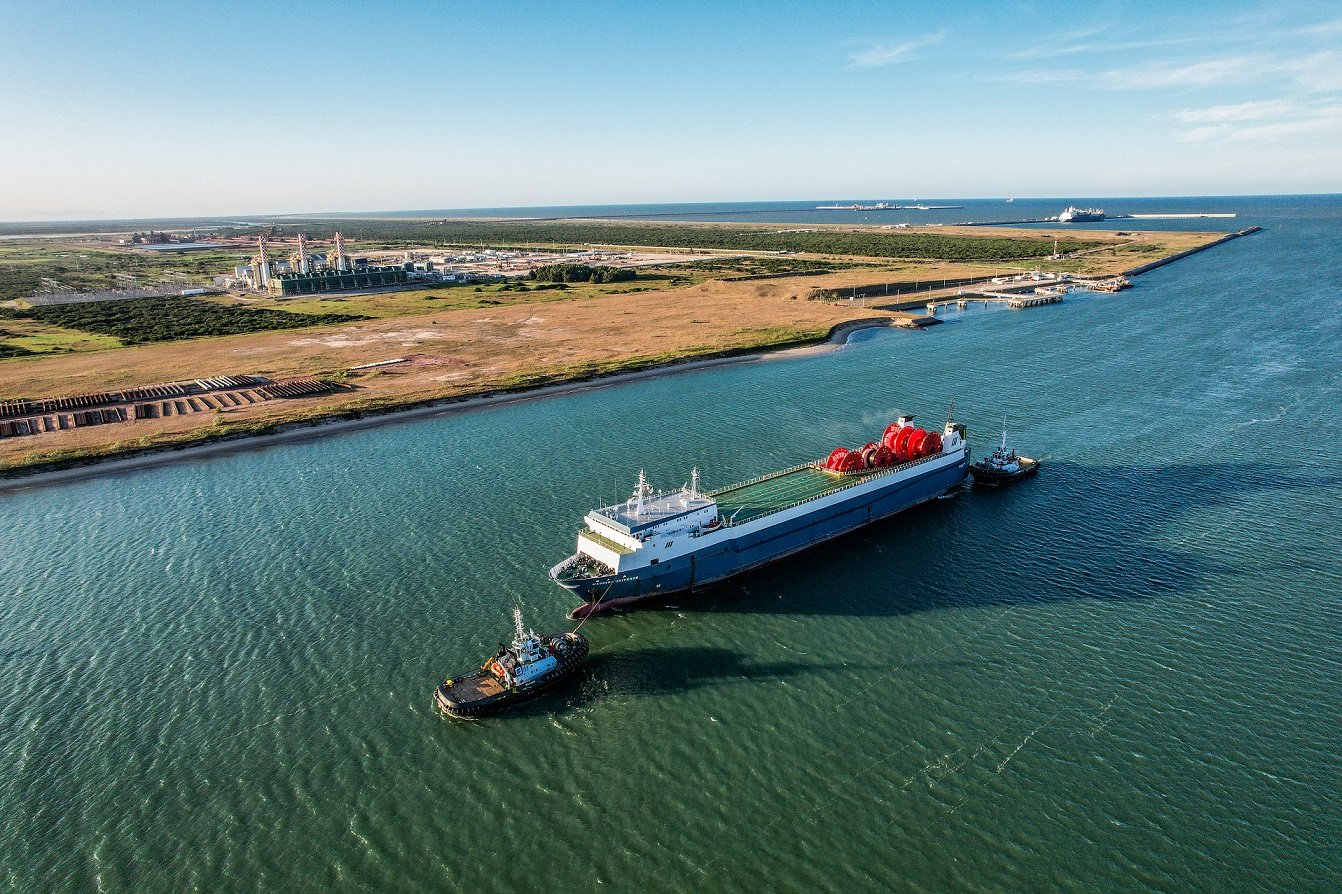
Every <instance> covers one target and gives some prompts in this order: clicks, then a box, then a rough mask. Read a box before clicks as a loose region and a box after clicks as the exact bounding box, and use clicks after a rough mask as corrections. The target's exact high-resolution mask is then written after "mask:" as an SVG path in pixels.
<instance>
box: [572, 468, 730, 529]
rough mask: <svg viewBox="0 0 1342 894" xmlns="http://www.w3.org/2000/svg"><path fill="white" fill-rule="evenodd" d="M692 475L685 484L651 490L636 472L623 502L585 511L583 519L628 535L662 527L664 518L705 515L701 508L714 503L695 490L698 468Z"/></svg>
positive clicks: (701, 516)
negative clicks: (630, 493) (634, 483)
mask: <svg viewBox="0 0 1342 894" xmlns="http://www.w3.org/2000/svg"><path fill="white" fill-rule="evenodd" d="M692 475H693V484H691V485H690V486H689V487H688V488H681V489H680V490H677V491H669V492H666V493H653V491H652V488H651V487H650V486H649V485H648V479H647V477H646V476H645V475H644V474H643V473H642V472H639V473H638V486H637V487H635V488H634V495H633V496H632V497H630V498H629V499H627V500H625V501H624V502H623V503H616V504H615V505H613V506H603V507H602V508H600V509H593V510H592V511H591V512H589V513H587V521H588V522H589V523H590V524H592V525H593V526H596V525H600V526H604V527H606V528H612V529H614V530H616V531H619V532H620V533H621V534H628V535H629V536H631V537H636V536H637V535H639V534H640V533H642V532H644V531H648V530H650V529H652V528H665V527H667V523H668V522H673V521H676V520H677V519H681V518H686V517H687V516H696V518H695V519H694V520H695V521H702V520H703V517H704V516H705V515H707V513H703V512H702V510H704V509H711V508H714V507H716V506H717V503H716V502H715V501H714V500H713V499H712V498H710V497H706V496H704V495H703V494H701V493H700V492H699V470H698V469H695V470H694V472H693V473H692ZM716 514H717V513H716V512H714V513H713V515H716ZM688 520H689V519H687V521H688ZM640 539H642V538H640Z"/></svg>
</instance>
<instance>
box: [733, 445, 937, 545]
mask: <svg viewBox="0 0 1342 894" xmlns="http://www.w3.org/2000/svg"><path fill="white" fill-rule="evenodd" d="M945 455H946V454H944V453H934V454H932V455H931V456H920V457H918V458H917V459H913V460H909V461H908V462H906V463H901V464H900V465H897V466H890V467H889V468H887V469H881V470H879V471H876V472H873V473H871V474H862V475H859V476H857V477H855V478H854V479H853V480H852V481H849V482H847V483H846V484H841V485H839V486H838V487H835V488H831V489H829V490H827V491H825V492H823V493H819V494H816V495H815V496H812V497H805V498H804V499H801V500H797V501H796V502H795V503H788V504H787V505H786V506H779V507H778V508H777V509H770V510H769V511H768V512H765V513H762V514H760V515H752V516H751V517H750V518H748V519H746V520H745V521H742V522H737V521H736V513H732V516H731V518H724V519H723V520H722V526H723V527H724V528H731V527H735V526H736V525H738V524H742V525H744V524H746V523H748V522H752V521H754V520H755V519H757V518H764V516H766V515H774V514H775V513H779V512H786V511H787V510H789V509H794V508H796V507H798V506H800V505H802V504H803V503H809V502H811V501H812V500H819V499H821V498H822V497H828V496H832V495H834V494H837V493H841V492H843V491H846V490H848V489H849V488H851V487H857V486H858V485H859V484H865V483H866V482H868V481H875V480H876V479H878V478H885V477H886V476H888V475H893V474H894V473H896V472H902V471H904V470H905V469H912V468H913V467H914V466H920V465H922V464H924V463H929V462H932V460H934V459H940V458H941V457H943V456H945ZM807 466H810V467H812V468H815V469H820V470H821V471H825V470H824V469H823V468H822V466H821V464H820V463H803V464H802V465H800V466H796V467H795V468H792V469H788V470H787V471H789V472H795V471H797V469H804V468H806V467H807ZM776 474H782V473H776ZM768 477H770V476H768V475H764V476H762V477H761V478H758V479H755V480H756V481H762V480H764V478H768ZM751 483H753V482H749V481H745V482H742V485H745V484H751ZM728 489H729V490H730V488H728ZM737 512H740V510H739V509H738V510H737Z"/></svg>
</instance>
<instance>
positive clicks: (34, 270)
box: [0, 242, 246, 301]
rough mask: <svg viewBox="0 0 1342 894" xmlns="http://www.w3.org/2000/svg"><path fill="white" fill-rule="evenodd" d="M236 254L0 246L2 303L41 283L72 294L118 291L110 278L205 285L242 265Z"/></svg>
mask: <svg viewBox="0 0 1342 894" xmlns="http://www.w3.org/2000/svg"><path fill="white" fill-rule="evenodd" d="M245 258H246V255H244V254H242V253H240V252H236V251H224V250H221V251H198V252H175V251H161V252H155V253H151V252H138V251H106V250H99V249H96V248H87V247H82V246H81V247H73V246H69V245H63V244H60V243H51V242H44V243H17V244H9V245H0V301H9V300H12V299H15V298H27V297H28V296H30V295H33V294H35V293H37V292H38V291H40V290H41V289H42V288H43V283H42V279H43V278H49V279H54V280H56V281H57V282H59V283H60V284H61V285H62V286H65V287H67V288H69V289H70V290H72V291H80V292H88V291H98V290H102V289H112V288H116V287H117V286H118V282H117V280H116V278H115V276H114V274H118V273H119V274H126V275H130V276H134V277H136V278H137V279H138V280H140V282H141V283H145V284H156V283H160V282H163V281H165V280H167V279H169V278H170V276H171V275H172V274H180V275H181V276H182V277H184V278H185V280H186V282H185V283H184V284H186V285H196V284H199V283H200V282H203V281H208V279H209V277H211V276H214V275H215V274H217V273H223V272H225V271H227V270H230V269H231V268H232V267H233V265H235V264H239V263H242V261H243V260H244V259H245Z"/></svg>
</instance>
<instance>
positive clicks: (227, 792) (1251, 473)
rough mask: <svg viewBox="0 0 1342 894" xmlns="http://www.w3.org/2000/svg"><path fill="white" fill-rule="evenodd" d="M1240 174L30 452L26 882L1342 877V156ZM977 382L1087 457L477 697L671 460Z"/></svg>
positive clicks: (14, 601) (16, 732) (12, 662)
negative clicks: (106, 466)
mask: <svg viewBox="0 0 1342 894" xmlns="http://www.w3.org/2000/svg"><path fill="white" fill-rule="evenodd" d="M1246 208H1247V210H1246ZM1239 210H1240V211H1241V217H1240V218H1239V219H1238V220H1236V221H1234V226H1236V227H1239V226H1247V225H1249V224H1255V223H1256V224H1261V225H1263V226H1264V227H1265V231H1264V232H1263V233H1260V234H1258V235H1256V236H1253V237H1250V238H1246V239H1242V240H1236V241H1234V242H1232V243H1230V244H1228V245H1226V246H1222V247H1220V248H1217V249H1215V250H1213V251H1210V252H1207V253H1204V254H1201V255H1198V256H1195V257H1193V258H1191V259H1188V260H1185V261H1182V262H1180V263H1178V264H1175V265H1173V266H1171V267H1168V268H1165V269H1163V270H1160V271H1157V272H1154V273H1151V274H1148V275H1146V276H1144V277H1141V278H1140V280H1139V281H1138V284H1137V287H1136V288H1135V289H1133V290H1131V291H1129V292H1125V293H1122V294H1119V295H1116V296H1111V295H1103V296H1101V295H1097V296H1089V297H1086V296H1080V297H1069V299H1068V300H1067V302H1066V303H1064V304H1061V305H1054V306H1049V307H1044V308H1038V309H1033V310H1029V311H1021V312H1011V311H1006V310H1000V311H998V310H992V311H971V312H966V313H964V314H961V315H953V316H951V317H950V320H951V322H950V323H949V324H947V325H944V326H940V327H936V328H935V329H933V330H930V331H927V332H898V331H879V332H866V333H862V334H860V335H859V336H858V337H857V338H856V339H855V340H854V341H853V343H851V344H850V345H849V346H847V347H846V348H844V349H842V350H839V351H837V352H834V353H831V354H827V355H823V356H817V357H804V358H793V359H774V360H765V361H759V362H752V363H747V364H742V365H738V366H733V367H728V368H722V369H716V370H708V371H702V372H697V373H689V374H683V375H677V376H670V377H666V378H662V379H659V380H655V381H651V382H641V383H637V384H631V385H627V386H618V387H608V388H601V389H595V390H591V391H587V392H583V393H580V394H575V395H570V396H566V397H562V398H555V399H547V400H537V401H532V402H528V403H522V404H517V405H512V406H507V407H500V408H495V409H490V410H485V411H478V412H471V413H462V414H456V415H447V416H443V417H440V418H434V419H428V420H424V421H417V422H410V423H404V424H395V425H388V426H384V427H381V428H376V429H371V430H366V431H362V432H354V433H349V434H343V435H336V436H331V437H327V438H324V439H320V440H316V441H310V442H303V443H295V444H292V445H288V446H283V447H275V448H266V449H257V450H251V451H245V452H241V453H237V454H233V455H229V456H222V457H216V458H209V459H198V460H193V461H185V462H179V463H174V464H171V465H167V466H162V467H159V468H156V469H151V470H146V471H142V472H137V473H132V474H123V475H119V476H116V477H107V478H100V479H94V480H89V481H85V482H79V483H71V484H67V485H62V486H52V487H46V488H33V489H29V490H24V491H19V492H14V493H7V494H3V495H0V520H2V521H3V526H2V528H0V537H3V540H2V541H0V730H2V732H0V768H3V770H2V771H0V843H2V844H0V885H3V886H4V887H5V888H6V889H8V890H15V891H85V890H106V891H183V890H209V891H234V890H237V891H244V890H246V891H250V890H293V891H327V890H352V891H385V890H462V891H467V890H469V891H500V892H502V891H511V890H517V889H519V888H532V887H539V886H542V885H543V886H544V887H545V888H547V889H550V890H562V891H569V890H572V891H591V890H611V891H626V890H639V891H709V890H712V891H759V890H770V891H796V892H811V891H818V890H834V891H838V890H845V891H871V890H907V891H946V890H957V891H985V892H986V891H1023V890H1041V889H1055V890H1068V891H1078V892H1080V891H1096V890H1105V891H1231V890H1274V891H1319V892H1325V891H1335V890H1337V889H1338V885H1339V878H1342V856H1340V855H1339V853H1340V852H1339V849H1338V845H1337V842H1338V841H1339V840H1342V764H1340V763H1339V757H1338V750H1339V744H1342V720H1340V719H1339V717H1342V712H1340V710H1339V697H1340V696H1342V658H1339V656H1340V655H1342V558H1339V549H1338V547H1339V540H1342V537H1340V536H1339V532H1342V421H1340V420H1339V417H1338V412H1339V405H1340V404H1342V370H1340V367H1339V357H1342V315H1340V314H1339V280H1338V275H1337V270H1338V269H1339V262H1340V261H1342V248H1339V242H1338V239H1337V234H1338V232H1339V225H1340V224H1342V200H1338V199H1337V198H1332V199H1279V200H1244V201H1243V202H1242V203H1241V204H1240V209H1239ZM631 300H638V299H631ZM951 399H954V400H955V407H956V411H955V412H956V417H957V418H958V419H961V420H962V421H965V422H966V423H967V424H968V425H969V426H970V432H971V438H972V442H973V443H974V444H975V447H976V449H977V451H978V452H982V451H983V450H985V449H986V448H988V447H990V445H991V443H992V442H993V441H994V440H995V438H996V437H998V433H999V430H998V426H999V425H1000V420H1001V417H1002V415H1003V414H1004V413H1005V414H1009V415H1010V418H1011V420H1012V421H1011V425H1012V440H1013V442H1014V443H1015V444H1016V445H1017V446H1018V447H1019V448H1021V449H1022V450H1024V451H1025V452H1028V453H1032V454H1034V455H1038V456H1040V457H1042V459H1043V460H1044V469H1043V471H1042V472H1041V473H1040V475H1039V477H1038V478H1037V479H1035V480H1033V481H1031V482H1028V483H1026V484H1024V485H1022V486H1019V487H1017V488H1015V489H1011V490H1007V491H1004V492H1000V493H988V494H982V493H974V492H962V493H958V494H956V495H955V496H954V497H953V498H951V499H947V500H942V501H938V502H936V503H934V504H931V505H927V506H924V507H921V508H918V509H916V510H913V511H910V512H909V513H906V514H905V515H903V516H901V517H899V518H897V519H895V520H893V521H890V522H887V523H882V524H879V525H876V526H873V527H871V528H869V529H867V530H865V531H862V532H860V533H858V534H856V535H853V536H850V537H848V538H846V539H843V540H841V541H837V542H835V543H833V544H830V545H827V546H825V547H823V548H820V549H818V550H815V551H813V552H811V553H809V554H806V555H803V556H800V557H797V558H795V559H792V560H788V561H785V562H783V563H780V564H778V565H775V566H773V567H771V568H769V569H767V570H765V571H763V572H760V573H756V574H753V575H750V576H748V577H746V578H743V579H741V580H739V582H736V583H733V584H731V585H729V586H725V587H722V588H719V589H717V590H715V591H712V592H710V593H706V594H703V595H702V596H699V597H695V598H693V599H690V598H687V599H685V600H683V601H682V602H680V603H678V604H677V605H676V606H674V607H671V608H666V609H661V610H653V611H642V612H636V613H631V614H627V615H616V616H610V617H601V618H598V619H595V620H593V621H591V622H590V623H588V624H587V626H586V627H585V628H584V632H586V633H588V634H590V636H591V638H592V642H593V646H594V652H595V654H594V658H593V660H592V661H591V663H590V666H589V668H588V670H587V671H586V673H585V674H584V676H583V677H582V678H581V679H579V680H576V681H574V682H573V683H572V684H570V685H566V686H565V687H564V688H562V689H560V690H557V691H555V692H554V693H553V695H551V696H547V697H544V698H542V699H539V700H536V701H534V702H532V703H530V704H528V705H526V706H524V707H523V708H522V709H521V710H519V711H517V712H515V713H514V714H512V715H509V716H506V717H500V718H496V719H491V720H486V721H481V722H476V723H460V722H450V721H444V720H442V719H440V718H438V717H436V716H435V715H434V714H433V712H432V711H431V708H430V692H431V690H432V687H433V685H434V684H435V683H436V682H437V681H438V680H441V679H442V678H443V677H444V676H446V675H448V674H450V673H452V672H454V671H457V670H460V669H462V668H465V667H470V666H471V665H472V664H474V663H476V662H478V661H480V660H482V659H483V657H484V656H485V655H486V654H487V653H488V652H489V650H490V649H492V648H493V646H494V644H495V643H496V642H497V641H498V640H499V639H501V638H503V637H504V636H505V634H506V633H507V630H508V625H509V618H508V614H509V611H510V610H511V608H512V607H513V606H514V605H520V606H522V607H523V608H524V610H525V611H526V612H527V616H528V620H529V621H530V622H531V623H533V624H534V625H535V626H536V627H538V628H548V629H555V628H557V627H559V626H561V625H562V624H563V623H564V622H563V613H564V611H565V610H567V609H568V608H570V607H571V604H570V599H569V597H568V596H567V594H565V593H563V592H562V591H560V590H559V589H558V588H556V587H554V586H553V585H551V584H550V583H549V582H548V581H547V580H546V578H545V569H546V568H548V567H549V565H551V564H552V563H554V562H556V561H558V560H559V559H561V558H563V557H564V556H565V555H567V554H568V553H569V552H570V551H571V548H572V545H573V536H574V533H575V530H576V527H577V525H578V522H579V519H580V517H581V515H582V513H583V512H585V511H586V510H587V509H588V508H590V507H592V506H594V505H596V504H598V503H600V502H605V501H610V500H613V499H615V498H617V497H618V498H623V497H624V496H626V495H627V494H626V492H627V491H628V490H629V489H630V488H631V487H632V484H633V480H634V478H635V476H636V475H637V473H638V471H639V469H640V468H645V469H646V470H647V471H648V474H649V476H650V477H651V479H652V480H653V482H654V483H659V484H662V485H668V486H669V485H678V484H680V483H681V482H682V481H684V480H685V479H686V478H688V475H689V469H690V468H691V466H694V465H697V466H698V467H699V468H700V469H701V470H703V472H704V476H705V485H706V486H710V487H712V486H718V485H721V484H725V483H729V482H731V481H733V480H738V479H741V478H745V477H749V476H751V475H754V474H756V473H759V472H763V471H767V470H769V469H772V468H777V467H780V466H784V465H789V464H792V463H794V462H797V461H800V460H804V459H806V458H809V457H813V456H819V455H823V454H824V453H825V452H827V451H828V450H829V449H830V448H831V447H832V446H834V445H836V444H848V445H852V444H859V443H862V442H863V441H865V440H867V439H869V437H870V436H871V435H872V434H874V433H876V432H878V431H879V430H880V429H881V428H882V427H883V426H884V425H885V423H886V422H888V421H889V420H890V419H891V418H893V417H894V416H895V415H897V414H898V413H899V412H901V411H908V412H915V413H919V414H920V415H921V416H922V418H923V419H924V420H931V421H937V420H939V419H940V418H943V417H944V414H945V413H946V408H947V405H948V404H949V402H950V401H951Z"/></svg>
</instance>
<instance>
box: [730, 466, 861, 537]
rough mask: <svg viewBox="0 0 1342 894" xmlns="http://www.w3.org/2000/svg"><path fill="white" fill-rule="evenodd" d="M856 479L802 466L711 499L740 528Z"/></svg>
mask: <svg viewBox="0 0 1342 894" xmlns="http://www.w3.org/2000/svg"><path fill="white" fill-rule="evenodd" d="M856 477H857V476H854V475H840V474H838V473H836V472H824V471H821V470H820V469H816V468H813V467H811V466H801V467H799V468H795V469H788V470H787V471H784V472H778V473H776V474H773V475H767V476H765V477H764V478H759V479H756V480H754V481H747V482H744V483H742V484H737V485H733V486H732V487H729V488H726V489H725V490H720V491H714V492H713V493H712V494H711V496H712V497H713V499H715V500H717V503H718V512H719V513H720V514H721V515H722V517H723V519H724V520H730V521H731V523H732V524H736V525H740V524H744V523H745V522H748V521H751V520H752V519H756V518H759V517H760V516H762V515H768V514H769V513H771V512H777V511H778V510H780V509H783V508H786V507H788V506H791V505H793V504H796V503H800V502H802V501H803V500H811V499H814V498H816V497H821V496H824V495H825V494H827V493H830V492H831V491H836V490H839V489H840V488H842V487H844V486H846V485H848V484H852V483H853V481H854V480H855V479H856Z"/></svg>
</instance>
